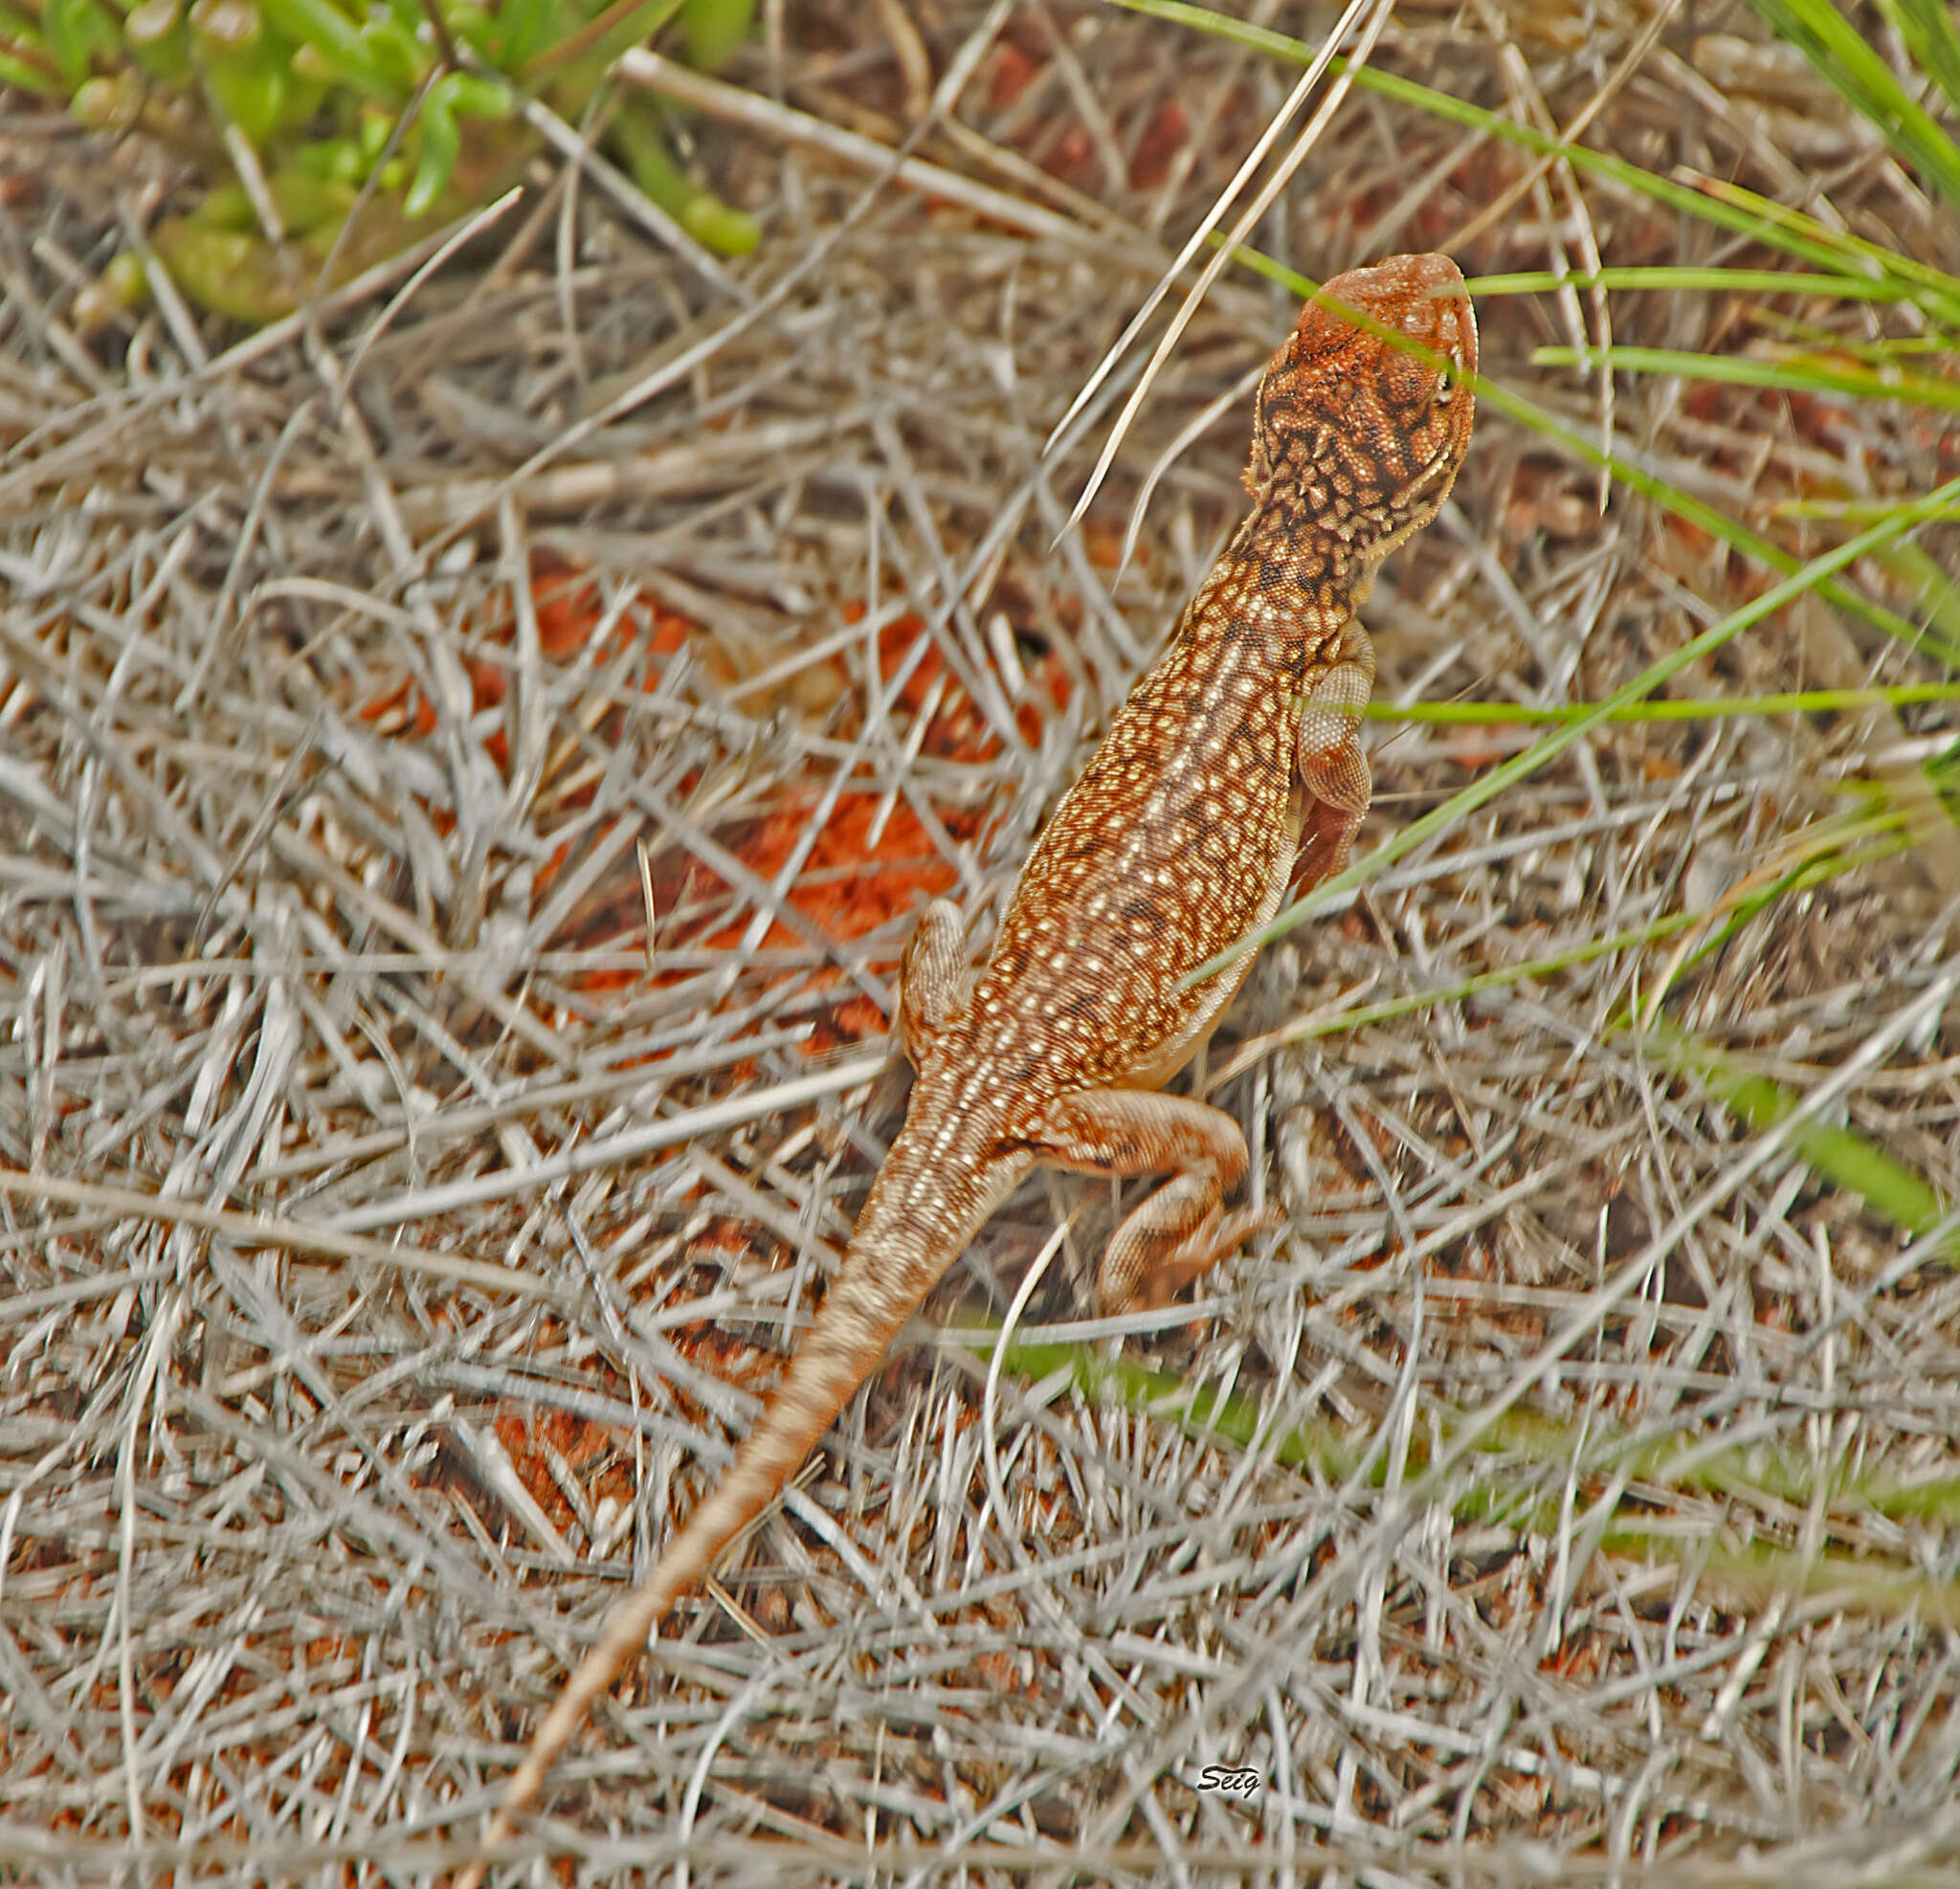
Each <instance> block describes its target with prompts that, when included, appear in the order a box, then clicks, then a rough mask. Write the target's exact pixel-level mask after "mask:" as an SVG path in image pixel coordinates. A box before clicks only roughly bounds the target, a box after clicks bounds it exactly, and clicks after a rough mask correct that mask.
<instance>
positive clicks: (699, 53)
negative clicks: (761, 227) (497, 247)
mask: <svg viewBox="0 0 1960 1889" xmlns="http://www.w3.org/2000/svg"><path fill="white" fill-rule="evenodd" d="M754 11H755V10H754V0H133V4H129V0H0V84H6V85H13V86H18V87H20V88H21V89H23V90H25V91H28V92H32V93H33V94H35V95H37V96H39V97H42V98H50V99H66V100H68V102H69V108H70V109H71V111H73V113H74V114H75V116H76V117H77V118H78V120H80V122H83V123H84V124H87V125H89V126H90V127H91V128H94V129H100V130H109V131H116V132H121V133H142V134H145V135H147V136H151V137H154V138H157V139H159V140H160V141H162V142H164V143H167V144H170V145H172V146H173V147H174V148H176V149H177V150H179V151H180V152H181V153H182V154H183V155H185V156H187V157H188V158H189V159H190V160H191V161H192V162H193V163H194V164H195V165H196V166H197V167H198V168H199V169H200V170H201V171H202V172H203V174H204V176H205V177H206V179H207V189H208V195H207V197H206V199H205V201H204V202H203V203H202V204H201V205H200V206H199V207H198V208H197V209H196V210H195V211H192V212H191V213H190V214H189V215H188V216H184V217H177V218H172V219H169V220H168V221H167V222H166V223H164V224H162V225H160V226H159V228H158V230H157V232H156V233H155V244H156V249H157V252H158V254H159V256H162V257H163V258H164V260H165V262H166V265H167V267H168V268H169V270H170V272H171V274H172V275H173V276H174V277H176V278H178V280H179V281H180V282H181V283H182V285H183V287H184V288H185V289H186V291H187V292H188V293H189V295H190V296H191V297H192V298H193V299H194V300H197V301H199V302H201V303H203V304H204V305H205V306H206V307H209V308H213V309H216V310H218V311H219V312H221V313H225V314H230V315H233V316H235V317H237V318H238V319H240V320H244V321H250V322H266V321H271V320H274V319H276V318H277V317H278V316H279V315H282V314H284V313H286V312H287V311H288V310H290V309H291V308H292V307H293V306H295V305H296V302H297V300H298V299H299V298H300V296H301V295H302V294H305V293H308V292H311V290H312V289H314V288H316V287H318V286H323V284H322V283H321V280H320V274H321V270H322V268H323V265H324V264H325V263H326V261H327V259H328V257H329V256H332V257H333V258H334V259H335V260H334V267H335V270H336V274H337V275H338V276H341V277H345V276H346V275H349V274H351V273H353V272H354V271H355V270H357V269H359V268H361V267H365V266H367V264H369V263H372V262H375V261H378V260H380V259H381V258H382V257H384V256H387V255H389V254H391V253H392V252H393V251H394V250H395V249H398V248H400V247H402V246H403V245H405V244H407V243H410V242H412V241H414V240H416V239H417V238H418V237H419V236H421V235H423V234H425V233H428V232H429V231H430V230H433V229H434V228H436V227H438V226H440V225H441V224H444V223H446V222H448V221H450V220H452V219H453V218H455V217H457V216H459V215H462V214H465V213H466V212H467V211H469V210H471V209H472V208H474V207H475V206H476V205H478V204H480V203H483V202H486V201H488V200H489V199H490V198H491V197H492V196H494V195H496V194H498V193H499V192H500V191H501V190H502V189H505V188H507V187H508V185H509V184H510V183H511V182H512V181H514V180H515V178H516V176H517V175H518V174H519V173H520V172H521V170H522V167H523V164H524V162H525V160H526V159H527V158H528V157H529V156H530V154H531V153H532V152H533V151H534V150H535V149H536V148H537V134H536V133H535V132H533V131H532V129H531V128H530V126H529V125H528V124H527V123H526V122H525V121H524V119H523V112H522V109H521V106H522V98H523V94H525V93H529V94H531V95H533V96H535V97H537V98H540V99H542V100H545V101H546V103H548V104H549V105H550V106H551V107H552V108H553V109H554V110H557V111H559V112H562V113H568V114H572V113H577V112H579V111H582V110H583V109H584V108H585V106H586V105H587V104H589V103H590V100H591V99H592V97H593V95H594V93H595V92H596V91H597V89H598V87H599V85H600V84H601V82H602V81H603V79H604V78H605V76H606V72H607V69H608V67H609V65H610V63H611V61H612V59H613V58H615V57H616V56H617V55H618V54H619V53H620V52H621V51H622V50H623V49H624V48H625V47H627V46H630V45H633V44H635V43H636V42H638V41H641V40H644V39H646V38H647V37H648V36H649V35H650V34H652V33H656V32H657V31H659V30H660V29H662V28H665V27H670V26H671V27H672V29H673V31H674V33H675V35H676V36H677V39H678V42H679V50H681V51H682V52H684V53H685V54H686V55H687V56H690V57H691V58H693V59H694V60H695V62H697V63H699V64H718V63H720V62H721V61H722V60H723V59H724V58H725V57H726V56H728V55H729V54H730V53H732V52H733V51H734V50H735V48H736V47H737V46H738V45H740V43H741V42H742V40H743V38H744V37H745V36H746V33H748V31H749V28H750V25H751V23H752V20H753V16H754ZM228 131H229V132H230V133H234V134H238V135H242V136H243V138H244V139H245V140H246V142H247V143H248V144H250V145H251V147H252V150H253V153H254V154H255V156H256V160H257V166H258V168H259V170H260V172H261V173H262V175H263V177H264V179H265V181H266V184H267V187H268V189H269V190H270V192H271V197H272V201H273V203H274V204H275V205H276V206H277V207H278V212H279V215H280V217H281V219H283V221H282V228H281V230H280V232H279V234H280V235H281V236H283V237H284V238H285V239H286V247H285V249H284V251H283V252H281V251H278V250H276V248H275V247H274V246H273V245H272V244H271V243H270V242H269V240H268V236H267V233H266V232H265V231H264V230H262V229H261V228H260V227H259V222H258V219H257V217H256V215H255V214H254V213H253V211H252V209H251V199H250V198H249V197H248V196H247V195H246V193H245V192H244V190H243V189H242V188H241V186H240V185H239V183H238V181H237V179H236V177H235V175H234V170H233V166H232V160H231V157H230V155H229V153H228V150H227V146H226V142H225V140H226V135H227V132H228ZM604 136H605V140H606V142H607V143H608V144H609V145H610V146H611V148H612V153H613V155H614V156H615V157H617V158H618V159H619V161H620V162H621V163H622V164H624V165H625V166H626V167H627V168H628V169H629V170H631V171H632V173H633V174H634V176H635V178H636V179H637V181H638V182H639V184H640V186H641V188H642V189H645V190H647V191H648V192H649V194H650V195H652V196H653V197H654V198H655V200H656V201H657V203H658V204H659V205H660V206H661V208H663V209H664V210H666V211H668V213H669V214H670V215H672V216H673V217H674V218H675V219H676V221H678V222H679V224H680V225H681V227H682V228H684V229H685V230H687V231H688V232H689V233H692V234H693V235H694V236H695V237H696V239H697V240H699V241H701V242H702V243H704V244H706V245H707V246H708V247H710V248H713V249H718V250H721V251H722V252H723V253H724V254H738V253H742V252H745V251H746V250H749V249H752V248H753V247H754V246H755V242H756V239H757V230H756V226H755V224H754V222H753V220H752V219H751V218H749V217H747V216H746V215H745V214H744V213H743V212H741V211H736V210H733V209H731V208H730V207H729V206H728V205H726V204H724V203H723V202H722V201H721V200H720V199H719V198H717V197H715V196H713V195H712V194H711V193H709V192H708V191H706V190H704V189H702V188H701V186H700V185H698V184H697V183H695V181H694V180H693V179H692V178H690V177H689V176H688V175H687V173H686V172H685V171H684V170H683V169H682V168H681V167H680V166H679V164H678V163H676V162H675V160H674V158H673V156H672V154H671V151H670V149H669V147H668V142H667V129H666V125H665V122H664V121H663V120H662V118H661V117H660V108H659V107H658V106H657V105H656V104H655V103H654V102H653V101H652V100H646V99H640V98H634V99H629V100H621V101H619V102H618V103H617V104H616V105H615V106H614V108H613V110H612V115H611V118H610V119H609V120H608V121H607V122H606V125H605V132H604ZM364 190H365V192H366V195H365V199H364V195H363V193H364ZM357 207H358V208H357ZM350 214H352V215H354V217H355V224H354V226H353V227H349V224H348V218H349V216H350ZM137 283H138V278H137V277H136V276H134V275H132V274H131V272H130V271H128V270H126V269H125V270H123V272H122V274H121V275H120V276H119V277H118V278H117V280H116V282H115V283H114V284H113V285H110V284H107V283H106V282H105V283H104V284H103V285H102V286H103V293H101V294H100V295H96V296H93V297H92V298H91V299H90V300H89V303H88V308H87V310H86V311H85V313H87V314H89V315H90V316H91V318H92V319H95V320H99V321H101V320H108V319H111V318H112V317H113V316H114V315H115V314H116V313H117V312H119V311H120V310H122V309H123V308H125V307H127V306H129V305H130V300H131V297H132V295H135V294H140V293H141V290H140V288H139V287H138V286H137Z"/></svg>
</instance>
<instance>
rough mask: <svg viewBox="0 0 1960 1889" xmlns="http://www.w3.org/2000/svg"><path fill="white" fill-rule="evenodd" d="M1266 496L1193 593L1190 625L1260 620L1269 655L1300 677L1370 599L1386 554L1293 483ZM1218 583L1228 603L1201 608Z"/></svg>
mask: <svg viewBox="0 0 1960 1889" xmlns="http://www.w3.org/2000/svg"><path fill="white" fill-rule="evenodd" d="M1259 496H1260V502H1259V503H1258V504H1257V505H1255V506H1254V507H1253V510H1252V513H1251V515H1250V516H1249V517H1248V518H1247V519H1246V520H1245V522H1243V523H1242V524H1241V525H1240V526H1239V527H1238V529H1237V531H1236V532H1235V533H1234V534H1233V538H1232V543H1231V544H1230V545H1229V546H1228V548H1227V550H1226V553H1225V555H1224V557H1222V558H1221V559H1220V560H1219V561H1218V567H1217V568H1216V570H1215V571H1214V573H1213V578H1212V582H1211V583H1208V584H1207V585H1206V586H1205V589H1204V590H1201V591H1200V592H1199V594H1198V598H1196V599H1194V600H1193V605H1194V607H1193V609H1192V611H1191V613H1190V615H1189V617H1188V618H1187V626H1188V627H1189V629H1190V630H1191V631H1192V632H1193V633H1198V634H1204V633H1208V632H1210V633H1217V632H1218V631H1219V630H1220V628H1221V626H1223V625H1225V624H1229V623H1230V622H1232V621H1233V620H1235V619H1236V620H1238V621H1242V622H1247V623H1251V624H1253V625H1256V626H1257V627H1258V628H1259V629H1260V630H1261V631H1263V632H1265V633H1266V634H1267V635H1268V636H1269V637H1270V638H1271V640H1272V643H1273V645H1274V647H1273V648H1272V649H1271V651H1270V652H1269V656H1270V659H1271V661H1272V662H1273V664H1274V666H1275V668H1276V670H1279V671H1281V672H1290V674H1291V678H1292V679H1293V680H1294V681H1296V682H1297V681H1298V679H1299V677H1300V674H1301V673H1302V672H1303V670H1304V668H1305V666H1306V664H1307V662H1308V661H1309V660H1311V659H1312V657H1313V656H1315V655H1316V654H1318V652H1319V651H1320V650H1321V649H1322V648H1323V647H1324V646H1325V644H1326V643H1327V641H1328V640H1329V639H1330V638H1332V637H1333V636H1335V635H1338V634H1339V633H1340V631H1341V629H1342V626H1343V625H1345V624H1346V623H1347V622H1348V618H1349V617H1351V616H1352V615H1353V614H1354V612H1355V611H1357V610H1358V609H1359V608H1360V606H1361V605H1362V604H1363V603H1364V602H1365V601H1366V599H1367V596H1368V590H1369V585H1370V579H1371V578H1372V576H1373V574H1374V567H1375V565H1376V563H1378V562H1379V560H1377V559H1374V558H1370V557H1368V556H1366V555H1365V554H1363V553H1362V552H1361V551H1359V550H1357V549H1356V548H1355V546H1354V545H1353V544H1350V543H1349V542H1348V540H1347V539H1346V538H1345V537H1344V536H1343V535H1342V534H1341V532H1339V531H1338V530H1335V529H1331V528H1328V527H1327V526H1326V525H1325V522H1322V521H1320V520H1317V519H1316V518H1315V517H1314V515H1313V512H1312V509H1311V507H1310V506H1309V505H1308V504H1307V503H1306V501H1305V500H1303V498H1302V496H1301V495H1300V494H1298V493H1297V492H1295V491H1293V490H1291V489H1290V488H1287V487H1275V488H1272V489H1269V490H1267V491H1265V492H1263V493H1261V494H1260V495H1259ZM1214 585H1216V586H1218V587H1219V589H1220V592H1221V594H1219V595H1218V596H1217V597H1216V598H1215V602H1216V603H1218V604H1224V605H1226V606H1227V608H1225V609H1224V610H1222V611H1221V610H1217V609H1215V608H1214V609H1203V608H1198V607H1196V606H1197V605H1198V604H1201V603H1208V602H1213V601H1214V600H1213V599H1209V598H1207V597H1206V591H1210V590H1211V589H1213V586H1214ZM1228 592H1229V595H1228V594H1223V593H1228Z"/></svg>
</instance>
